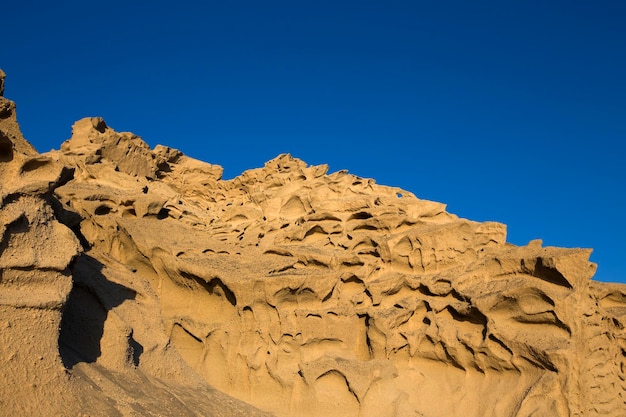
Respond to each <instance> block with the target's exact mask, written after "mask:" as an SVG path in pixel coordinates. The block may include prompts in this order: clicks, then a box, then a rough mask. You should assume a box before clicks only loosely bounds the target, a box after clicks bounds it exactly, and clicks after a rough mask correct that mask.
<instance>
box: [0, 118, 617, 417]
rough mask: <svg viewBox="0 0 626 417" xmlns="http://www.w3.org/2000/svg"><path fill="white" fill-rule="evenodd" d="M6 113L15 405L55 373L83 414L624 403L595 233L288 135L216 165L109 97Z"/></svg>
mask: <svg viewBox="0 0 626 417" xmlns="http://www.w3.org/2000/svg"><path fill="white" fill-rule="evenodd" d="M9 107H10V108H11V109H14V106H13V107H11V106H9ZM12 112H13V110H12ZM11 114H13V113H11ZM9 122H10V123H8V124H0V128H2V132H4V133H2V135H3V136H2V142H0V151H2V152H0V153H1V155H0V158H1V161H0V177H1V178H2V179H3V180H2V187H3V188H2V191H1V192H2V206H1V207H0V216H2V218H3V220H4V221H3V223H2V224H3V231H2V235H1V236H2V240H1V246H0V268H1V273H2V276H1V280H0V300H2V303H1V305H2V308H4V309H5V310H3V313H2V316H1V317H2V320H3V321H2V326H4V327H3V331H2V333H1V334H2V338H3V339H2V341H1V342H0V353H1V354H2V355H3V356H2V358H5V359H4V361H5V362H4V364H5V365H3V367H6V368H7V369H11V370H12V371H11V372H10V373H8V374H7V373H5V376H4V377H5V378H6V381H5V384H6V385H5V384H3V385H2V386H3V387H5V386H6V387H11V388H8V389H5V388H2V392H0V399H1V401H3V402H6V401H9V402H8V403H7V404H8V406H9V409H15V410H20V408H19V407H20V405H19V404H17V403H15V402H10V401H11V400H10V399H9V397H11V395H10V392H13V391H16V392H18V393H24V392H25V390H26V391H28V392H30V391H29V390H30V388H28V389H26V388H25V387H26V386H28V385H27V384H28V383H32V381H33V380H34V379H36V375H49V376H50V377H49V378H48V380H46V381H45V382H44V383H43V384H42V386H43V387H44V388H41V389H43V390H47V391H45V392H48V393H51V394H49V397H50V398H51V400H50V401H49V402H52V403H51V404H48V403H45V402H44V403H42V405H41V407H50V409H53V408H54V401H57V400H58V399H59V398H61V397H62V396H63V395H65V397H63V398H67V399H68V400H67V401H68V403H69V404H70V405H71V407H74V410H79V411H80V410H87V412H88V413H90V414H89V415H98V414H97V412H96V411H95V409H96V407H91V406H90V405H89V404H86V403H85V400H84V398H92V397H93V401H98V402H99V404H100V403H101V404H105V405H106V407H107V408H106V412H101V414H99V415H110V413H112V412H115V413H118V414H121V415H136V414H137V413H138V414H139V415H174V414H178V415H237V414H236V413H238V412H240V413H253V412H254V413H261V412H260V411H253V409H252V408H249V409H246V408H245V407H247V406H246V405H245V404H244V403H242V402H241V403H240V402H238V401H237V400H235V399H234V398H236V399H238V400H241V401H243V402H245V403H248V404H252V405H254V406H255V407H257V408H259V409H261V410H265V411H267V412H272V413H274V414H275V415H277V416H302V417H305V416H306V417H308V416H355V417H356V416H359V417H365V416H377V417H386V416H389V417H396V416H398V417H399V416H424V417H439V416H441V417H443V416H476V417H479V416H480V417H483V416H494V417H495V416H498V417H502V416H510V417H531V416H533V417H539V416H563V417H565V416H600V415H602V416H604V415H606V416H616V417H617V416H622V415H623V414H624V410H625V409H626V382H625V379H626V377H625V371H626V370H625V368H626V331H625V330H624V324H625V323H626V286H624V285H619V284H604V283H598V282H594V281H592V280H591V277H592V276H593V274H594V272H595V265H594V264H592V263H590V262H589V261H588V257H589V254H590V250H586V249H563V248H553V247H543V246H542V243H541V242H540V241H533V242H530V243H529V244H528V245H527V246H523V247H518V246H514V245H511V244H508V243H507V242H506V228H505V226H504V225H502V224H499V223H494V222H485V223H478V222H473V221H469V220H466V219H462V218H459V217H457V216H455V215H452V214H450V213H448V212H446V210H445V205H443V204H440V203H435V202H431V201H425V200H420V199H418V198H416V197H415V196H414V195H413V194H411V193H410V192H407V191H405V190H401V189H398V188H393V187H385V186H381V185H377V184H376V183H375V182H374V181H373V180H370V179H364V178H360V177H357V176H354V175H351V174H348V173H347V172H342V171H340V172H336V173H332V174H328V173H327V167H326V166H308V165H307V164H305V163H304V162H302V161H300V160H298V159H296V158H293V157H291V156H289V155H280V156H279V157H277V158H275V159H274V160H272V161H269V162H268V163H267V164H266V165H265V166H264V167H263V168H260V169H255V170H250V171H246V172H244V173H243V174H242V175H240V176H239V177H237V178H235V179H233V180H228V181H226V180H223V179H221V174H222V169H221V168H220V167H219V166H216V165H211V164H208V163H204V162H201V161H198V160H195V159H193V158H190V157H188V156H185V155H183V154H182V153H181V152H179V151H177V150H175V149H172V148H168V147H164V146H157V147H156V148H155V149H150V148H149V146H148V145H147V144H146V143H145V142H143V141H142V140H141V139H140V138H139V137H137V136H135V135H133V134H130V133H117V132H115V131H114V130H112V129H111V128H109V127H108V126H107V125H106V123H105V122H104V121H103V120H102V119H100V118H86V119H82V120H80V121H78V122H76V124H75V125H74V127H73V135H72V137H71V139H69V140H68V141H66V142H65V143H63V144H62V146H61V149H60V150H59V151H52V152H49V153H47V154H44V155H39V154H37V153H36V152H35V151H34V149H32V147H31V146H30V145H28V143H27V142H26V141H23V138H21V136H17V133H16V132H19V129H17V124H16V123H15V120H14V119H10V120H9ZM0 123H4V122H3V121H1V120H0ZM7 126H9V127H7ZM10 126H12V127H10ZM11 129H13V130H11ZM11 132H13V133H11ZM9 178H10V179H11V180H10V183H11V185H10V186H9V185H8V183H9V180H8V179H9ZM13 184H15V185H13ZM38 288H42V289H43V290H42V291H39V292H38ZM44 316H45V317H44ZM5 318H6V319H5ZM5 329H6V330H5ZM29 337H30V338H31V340H32V341H33V342H31V343H30V344H29V347H28V348H26V347H23V346H20V347H17V346H16V343H17V341H22V340H28V338H29ZM29 349H30V350H29ZM12 355H13V356H12ZM25 364H26V365H25ZM19 366H22V368H23V369H26V371H27V372H31V373H30V374H27V373H24V372H22V373H20V371H19ZM64 384H65V385H64ZM52 386H55V387H59V388H58V391H55V389H56V388H52ZM46 387H47V388H46ZM61 387H62V390H63V393H62V392H61ZM33 389H34V388H33ZM87 389H93V390H94V391H95V392H93V393H91V394H89V393H88V394H85V393H84V391H85V390H87ZM68 393H69V394H68ZM74 393H80V395H78V394H74ZM24 395H26V394H24ZM90 395H91V396H92V397H91V396H90ZM79 397H80V398H79ZM157 397H158V398H159V399H160V401H161V403H158V406H156V407H162V408H160V409H158V410H157V408H155V407H150V405H149V404H150V401H151V400H155V398H157ZM231 397H232V398H231ZM16 398H20V397H19V396H18V397H16ZM36 398H39V397H36ZM163 398H172V400H171V402H170V403H168V402H167V401H165V400H163ZM155 401H156V400H155ZM173 403H175V404H176V405H175V406H170V405H167V404H173ZM103 407H104V406H103ZM168 407H170V408H168ZM211 407H213V408H211ZM228 407H230V408H228ZM163 410H165V412H164V411H163ZM63 412H64V411H63V410H60V411H58V413H60V414H59V415H64V414H63ZM107 413H109V414H107ZM168 413H171V414H168ZM194 413H195V414H194ZM219 413H222V414H219ZM12 414H13V415H14V414H15V413H12ZM50 415H53V414H50ZM65 415H76V414H75V413H74V414H65ZM259 415H260V414H259Z"/></svg>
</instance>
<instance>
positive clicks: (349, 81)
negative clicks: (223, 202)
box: [0, 0, 626, 282]
mask: <svg viewBox="0 0 626 417" xmlns="http://www.w3.org/2000/svg"><path fill="white" fill-rule="evenodd" d="M624 22H626V2H624V1H621V0H620V1H618V0H614V1H601V0H600V1H595V2H591V1H578V0H571V1H549V2H545V1H542V2H539V1H512V0H507V1H475V2H468V1H439V2H433V1H417V0H416V1H392V0H389V1H367V0H363V1H341V0H335V1H323V0H322V1H293V0H292V1H271V0H269V1H263V2H260V1H236V0H234V1H227V2H224V1H219V2H217V1H205V2H189V1H185V0H181V1H176V2H172V1H168V2H165V1H159V0H156V1H143V0H142V1H125V2H121V1H116V0H114V1H106V2H103V1H101V2H97V1H94V2H76V1H67V2H43V1H41V2H33V1H28V0H25V1H22V2H9V3H8V4H6V5H3V6H2V29H3V40H2V46H1V47H0V67H1V68H3V69H4V70H5V72H6V73H7V75H8V78H7V83H6V92H5V95H6V96H7V97H9V98H11V99H13V100H15V101H16V102H17V105H18V117H19V121H20V123H21V125H22V130H23V132H24V134H25V136H26V137H27V139H29V140H30V141H31V142H32V143H33V144H34V145H35V147H36V148H37V149H38V150H39V151H41V152H45V151H47V150H50V149H52V148H57V149H58V147H59V146H60V144H61V142H62V141H63V140H65V139H67V138H69V136H70V134H71V125H72V123H73V122H74V121H75V120H78V119H80V118H82V117H85V116H102V117H104V119H105V120H106V121H107V123H108V124H109V125H110V126H111V127H113V128H114V129H116V130H118V131H132V132H134V133H136V134H138V135H140V136H142V137H143V138H144V140H146V141H147V142H148V143H149V144H150V145H151V146H154V145H156V144H158V143H161V144H166V145H169V146H172V147H176V148H178V149H180V150H182V151H183V152H184V153H186V154H188V155H190V156H192V157H195V158H198V159H202V160H205V161H207V162H211V163H215V164H219V165H221V166H223V167H224V170H225V177H226V178H232V177H234V176H236V175H238V174H239V173H241V172H242V171H243V170H245V169H249V168H255V167H260V166H263V164H264V162H266V161H267V160H269V159H271V158H273V157H275V156H276V155H278V154H280V153H286V152H289V153H291V154H292V155H294V156H296V157H299V158H301V159H303V160H305V161H306V162H307V163H309V164H321V163H328V164H329V165H330V168H331V170H332V171H335V170H339V169H347V170H349V171H350V172H351V173H353V174H356V175H359V176H363V177H369V178H375V179H376V180H377V182H378V183H380V184H385V185H393V186H399V187H402V188H404V189H406V190H409V191H411V192H413V193H414V194H416V195H417V196H418V197H420V198H425V199H430V200H435V201H440V202H444V203H446V204H448V211H450V212H452V213H455V214H457V215H459V216H461V217H465V218H469V219H472V220H479V221H485V220H494V221H499V222H503V223H506V224H507V225H508V236H509V241H510V242H512V243H514V244H518V245H522V244H526V243H527V242H528V241H529V240H532V239H536V238H542V239H543V240H544V244H546V245H551V246H564V247H590V248H594V253H593V254H592V258H591V259H592V260H593V261H594V262H597V263H599V268H598V273H597V274H596V279H599V280H604V281H621V282H626V256H625V253H626V244H625V243H624V242H625V236H626V226H625V223H626V219H625V216H626V192H625V191H624V190H625V187H624V182H625V180H626V168H625V163H624V158H625V157H626V75H625V74H626V24H625V23H624Z"/></svg>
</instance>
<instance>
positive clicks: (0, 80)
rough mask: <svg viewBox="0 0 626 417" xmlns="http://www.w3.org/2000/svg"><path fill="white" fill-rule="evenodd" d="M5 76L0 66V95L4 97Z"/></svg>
mask: <svg viewBox="0 0 626 417" xmlns="http://www.w3.org/2000/svg"><path fill="white" fill-rule="evenodd" d="M6 76H7V75H6V74H5V73H4V71H2V68H0V97H4V79H5V78H6Z"/></svg>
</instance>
